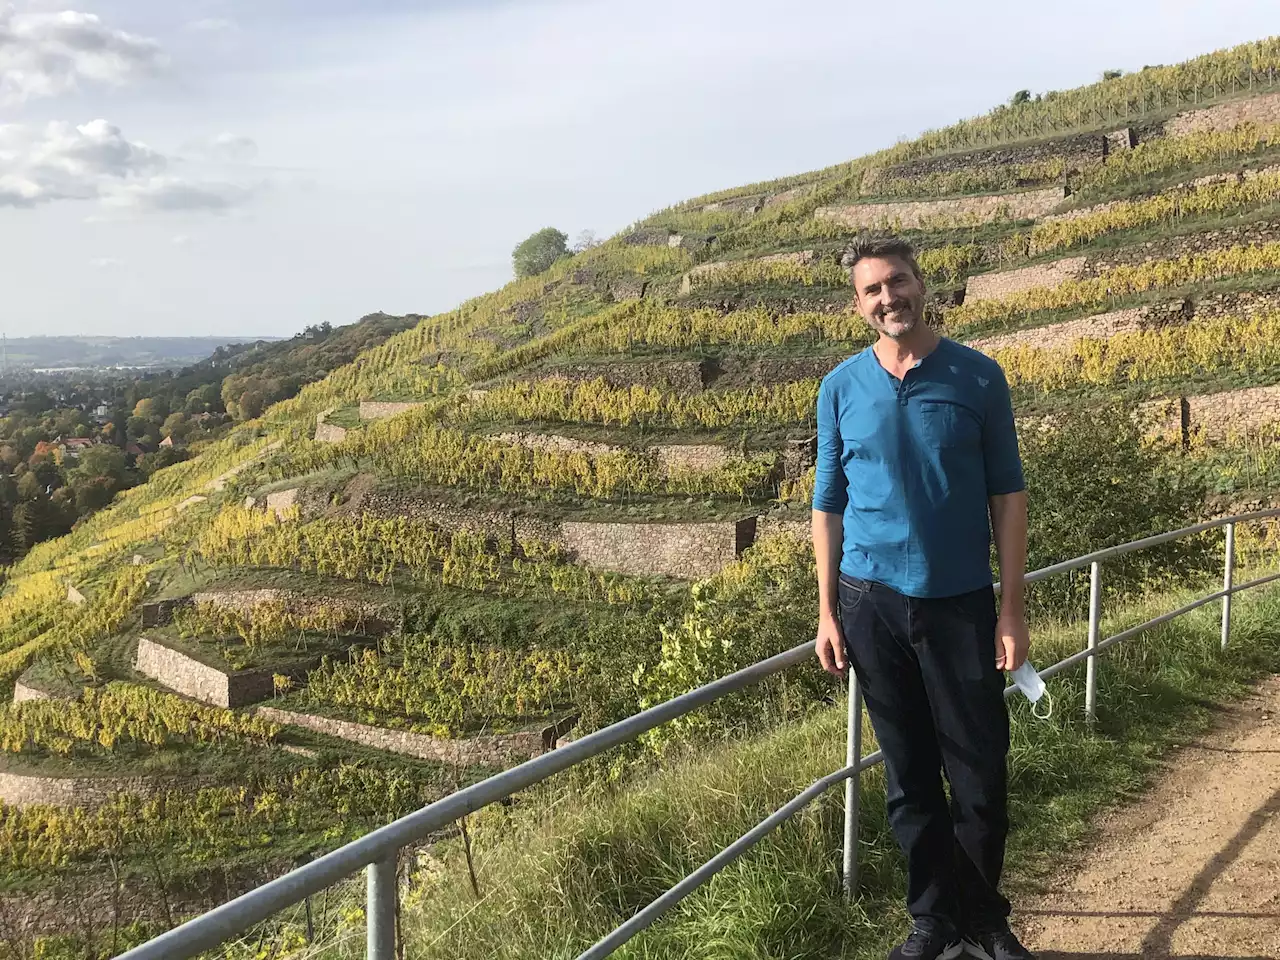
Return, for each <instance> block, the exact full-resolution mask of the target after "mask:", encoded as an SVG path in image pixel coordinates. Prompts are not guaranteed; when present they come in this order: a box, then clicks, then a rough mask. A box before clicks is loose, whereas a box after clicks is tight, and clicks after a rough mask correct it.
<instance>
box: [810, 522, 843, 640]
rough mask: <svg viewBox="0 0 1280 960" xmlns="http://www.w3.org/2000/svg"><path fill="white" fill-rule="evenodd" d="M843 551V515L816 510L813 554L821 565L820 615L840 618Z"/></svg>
mask: <svg viewBox="0 0 1280 960" xmlns="http://www.w3.org/2000/svg"><path fill="white" fill-rule="evenodd" d="M843 552H844V516H843V514H839V513H823V512H822V511H821V510H814V511H813V557H814V561H815V563H816V564H817V568H818V616H819V617H820V618H822V617H831V618H832V619H839V615H838V612H837V611H838V599H837V590H838V581H839V578H840V557H841V554H842V553H843Z"/></svg>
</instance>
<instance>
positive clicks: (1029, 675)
mask: <svg viewBox="0 0 1280 960" xmlns="http://www.w3.org/2000/svg"><path fill="white" fill-rule="evenodd" d="M1009 676H1010V677H1012V678H1013V683H1014V686H1016V687H1017V688H1018V689H1019V690H1021V691H1022V695H1023V696H1025V697H1026V698H1027V699H1028V700H1030V701H1031V715H1032V716H1033V717H1035V718H1036V719H1037V720H1048V719H1049V718H1050V717H1051V716H1053V697H1052V696H1050V695H1049V692H1048V689H1047V688H1046V687H1045V685H1044V681H1043V680H1041V679H1040V674H1039V673H1037V672H1036V668H1035V667H1033V666H1032V665H1031V661H1030V660H1027V661H1024V662H1023V664H1022V666H1020V667H1019V668H1018V669H1017V670H1015V671H1013V673H1011V674H1009ZM1042 697H1043V698H1044V701H1045V703H1046V705H1047V706H1046V709H1045V712H1044V713H1043V714H1041V713H1039V712H1037V711H1036V705H1037V704H1038V703H1039V702H1040V699H1041V698H1042Z"/></svg>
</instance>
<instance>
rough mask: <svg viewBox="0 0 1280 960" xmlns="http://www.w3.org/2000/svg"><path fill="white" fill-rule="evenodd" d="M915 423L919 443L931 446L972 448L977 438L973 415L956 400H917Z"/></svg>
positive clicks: (978, 436) (946, 448) (976, 442)
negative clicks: (954, 401) (916, 424)
mask: <svg viewBox="0 0 1280 960" xmlns="http://www.w3.org/2000/svg"><path fill="white" fill-rule="evenodd" d="M917 423H918V425H919V427H918V429H919V431H920V440H921V442H922V443H923V444H924V445H925V446H927V447H930V448H932V449H940V450H954V449H976V448H977V446H978V444H979V440H980V438H981V428H980V427H979V425H978V420H977V418H976V417H975V416H974V415H973V414H972V413H970V412H969V410H968V408H966V407H963V406H961V405H960V404H957V403H946V402H943V401H940V400H921V401H920V406H919V408H918V418H917Z"/></svg>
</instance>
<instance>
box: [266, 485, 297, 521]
mask: <svg viewBox="0 0 1280 960" xmlns="http://www.w3.org/2000/svg"><path fill="white" fill-rule="evenodd" d="M300 490H301V488H300V487H290V488H289V489H288V490H277V491H275V492H274V493H268V494H267V513H274V514H275V515H276V516H277V517H283V516H284V515H285V514H286V513H287V512H288V511H290V510H292V509H293V508H294V507H295V506H297V505H298V493H299V491H300Z"/></svg>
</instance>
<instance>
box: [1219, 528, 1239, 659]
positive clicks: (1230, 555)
mask: <svg viewBox="0 0 1280 960" xmlns="http://www.w3.org/2000/svg"><path fill="white" fill-rule="evenodd" d="M1225 552H1226V559H1225V560H1224V562H1223V569H1222V589H1223V590H1226V591H1228V592H1227V595H1226V596H1225V597H1223V598H1222V649H1223V650H1225V649H1227V641H1228V640H1230V639H1231V593H1230V590H1231V581H1232V578H1233V577H1234V576H1235V565H1236V525H1235V523H1228V524H1227V545H1226V550H1225Z"/></svg>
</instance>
